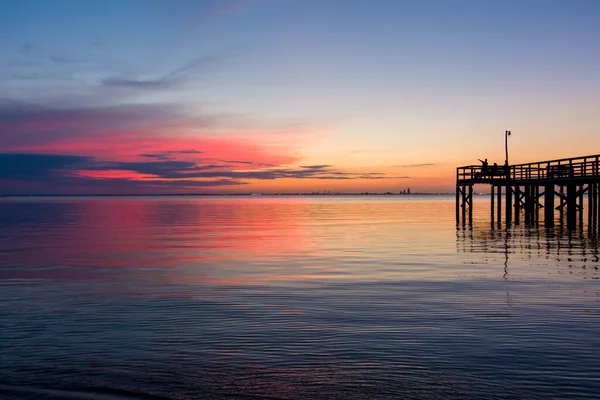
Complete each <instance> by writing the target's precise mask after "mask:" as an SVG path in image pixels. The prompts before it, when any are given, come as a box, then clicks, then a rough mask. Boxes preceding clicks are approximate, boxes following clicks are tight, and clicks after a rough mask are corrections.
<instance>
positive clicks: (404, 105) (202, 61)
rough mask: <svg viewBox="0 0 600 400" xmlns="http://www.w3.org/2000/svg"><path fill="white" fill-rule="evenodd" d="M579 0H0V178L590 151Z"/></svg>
mask: <svg viewBox="0 0 600 400" xmlns="http://www.w3.org/2000/svg"><path fill="white" fill-rule="evenodd" d="M598 20H600V2H598V1H594V0H572V1H558V0H556V1H554V0H550V1H541V0H522V1H516V0H508V1H495V0H491V1H476V0H448V1H442V0H422V1H404V0H374V1H367V0H360V1H359V0H346V1H342V0H320V1H317V0H305V1H300V0H289V1H278V0H210V1H209V0H206V1H199V0H172V1H167V0H103V1H97V0H81V1H76V0H55V1H52V2H49V1H44V0H19V1H10V0H0V33H1V34H0V46H1V47H2V49H3V52H2V53H1V54H0V195H2V194H15V193H20V194H25V193H30V194H40V193H44V194H61V193H66V194H107V193H112V194H120V193H122V194H144V193H148V194H152V193H207V194H210V193H252V192H256V193H261V192H263V193H286V192H305V193H310V192H317V191H319V192H324V191H332V192H353V193H360V192H379V193H385V192H392V193H399V192H400V191H401V190H403V189H406V188H408V187H410V188H411V191H412V192H436V193H437V192H452V191H453V190H454V183H455V168H456V167H457V166H461V165H469V164H474V165H476V164H479V161H478V159H488V162H489V164H490V165H492V164H493V163H497V164H503V163H504V159H505V147H504V144H505V142H504V141H505V131H507V130H508V131H511V132H512V135H511V136H510V138H508V147H509V151H510V158H509V159H510V163H511V164H515V163H524V162H530V161H537V160H548V159H556V158H563V157H574V156H583V155H589V154H596V153H600V113H598V111H597V109H598V104H600V52H599V51H598V43H600V24H598Z"/></svg>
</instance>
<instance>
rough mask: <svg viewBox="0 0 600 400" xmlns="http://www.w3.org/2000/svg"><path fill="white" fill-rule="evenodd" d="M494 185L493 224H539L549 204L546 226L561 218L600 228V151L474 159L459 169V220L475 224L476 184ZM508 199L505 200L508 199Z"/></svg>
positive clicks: (572, 223)
mask: <svg viewBox="0 0 600 400" xmlns="http://www.w3.org/2000/svg"><path fill="white" fill-rule="evenodd" d="M478 184H487V185H490V196H491V210H490V214H491V221H492V224H497V225H498V227H501V226H502V221H503V218H502V217H503V215H504V223H505V224H506V225H507V226H508V225H510V224H512V223H514V224H516V225H518V224H520V223H525V224H528V225H533V224H537V223H538V222H539V221H540V212H541V210H542V209H543V221H544V225H545V226H546V227H553V226H554V224H555V219H556V213H558V214H559V218H558V221H559V223H561V224H562V223H564V222H566V226H567V228H568V229H575V228H576V227H577V226H580V227H582V226H583V223H584V197H585V196H587V204H586V209H587V220H588V221H587V222H588V228H589V229H590V230H594V231H596V230H597V228H598V217H599V215H600V154H597V155H592V156H584V157H575V158H563V159H560V160H550V161H539V162H533V163H527V164H516V165H507V164H505V165H468V166H464V167H458V168H457V169H456V223H457V225H461V224H462V225H463V226H465V225H467V224H468V225H469V226H471V225H472V222H473V186H474V185H478ZM503 195H504V196H503ZM503 201H504V204H503Z"/></svg>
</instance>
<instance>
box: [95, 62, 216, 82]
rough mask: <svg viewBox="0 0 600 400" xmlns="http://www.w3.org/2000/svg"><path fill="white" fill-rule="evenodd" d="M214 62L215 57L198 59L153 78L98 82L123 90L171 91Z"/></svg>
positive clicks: (105, 79) (128, 78)
mask: <svg viewBox="0 0 600 400" xmlns="http://www.w3.org/2000/svg"><path fill="white" fill-rule="evenodd" d="M216 60H217V59H216V58H215V57H199V58H196V59H194V60H192V61H190V62H188V63H187V64H185V65H183V66H181V67H179V68H176V69H174V70H172V71H170V72H168V73H166V74H163V75H161V76H158V77H155V78H138V77H128V76H121V75H114V76H109V77H106V78H104V79H102V80H101V81H100V86H101V87H111V88H124V89H171V88H175V87H178V86H180V85H182V84H184V83H185V82H186V81H187V80H188V79H189V78H190V77H191V76H192V75H193V74H194V73H196V72H198V71H200V70H201V69H202V68H205V67H207V66H209V65H210V64H213V63H214V62H215V61H216Z"/></svg>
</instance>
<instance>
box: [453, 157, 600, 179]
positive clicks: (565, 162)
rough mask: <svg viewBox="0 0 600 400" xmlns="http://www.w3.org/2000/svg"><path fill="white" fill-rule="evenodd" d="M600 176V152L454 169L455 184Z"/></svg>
mask: <svg viewBox="0 0 600 400" xmlns="http://www.w3.org/2000/svg"><path fill="white" fill-rule="evenodd" d="M589 178H600V154H596V155H591V156H584V157H575V158H562V159H558V160H549V161H539V162H533V163H526V164H515V165H509V166H506V165H487V166H483V165H467V166H464V167H458V168H457V169H456V183H457V184H474V183H494V182H496V181H505V180H507V179H509V180H511V181H557V182H560V181H562V180H574V179H589Z"/></svg>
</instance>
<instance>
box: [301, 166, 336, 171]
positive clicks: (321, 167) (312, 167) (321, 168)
mask: <svg viewBox="0 0 600 400" xmlns="http://www.w3.org/2000/svg"><path fill="white" fill-rule="evenodd" d="M300 168H305V169H317V170H324V169H328V168H331V165H300Z"/></svg>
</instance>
